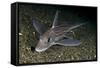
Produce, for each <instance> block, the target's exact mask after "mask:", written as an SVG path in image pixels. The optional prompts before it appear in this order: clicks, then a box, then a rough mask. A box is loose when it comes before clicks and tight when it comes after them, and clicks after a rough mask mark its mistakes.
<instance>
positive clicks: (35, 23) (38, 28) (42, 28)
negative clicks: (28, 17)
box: [32, 18, 46, 35]
mask: <svg viewBox="0 0 100 68" xmlns="http://www.w3.org/2000/svg"><path fill="white" fill-rule="evenodd" d="M32 22H33V26H34V28H35V29H36V31H37V32H38V33H39V34H40V35H42V34H43V33H44V32H45V31H46V27H45V26H44V25H43V24H42V23H41V22H39V21H37V20H36V19H34V18H33V20H32Z"/></svg>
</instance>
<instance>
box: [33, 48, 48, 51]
mask: <svg viewBox="0 0 100 68" xmlns="http://www.w3.org/2000/svg"><path fill="white" fill-rule="evenodd" d="M47 49H48V48H43V49H39V48H35V51H37V52H44V51H45V50H47Z"/></svg>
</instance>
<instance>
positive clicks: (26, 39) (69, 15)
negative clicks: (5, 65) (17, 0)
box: [19, 4, 97, 64]
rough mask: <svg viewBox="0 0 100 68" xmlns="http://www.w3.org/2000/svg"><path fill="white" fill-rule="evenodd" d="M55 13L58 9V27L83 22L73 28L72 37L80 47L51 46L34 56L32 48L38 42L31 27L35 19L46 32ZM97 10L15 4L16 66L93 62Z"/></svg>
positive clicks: (35, 33) (35, 53) (93, 8)
mask: <svg viewBox="0 0 100 68" xmlns="http://www.w3.org/2000/svg"><path fill="white" fill-rule="evenodd" d="M56 10H60V11H61V12H60V14H59V20H58V22H59V25H61V24H67V25H73V24H77V23H87V24H86V25H84V26H81V27H79V28H77V29H74V30H73V32H74V33H75V38H76V39H79V40H80V41H81V42H82V44H81V45H80V46H78V47H65V46H57V45H56V46H52V47H50V48H49V49H48V50H46V51H45V52H41V53H38V52H36V51H34V48H35V47H36V45H37V42H38V33H37V32H36V30H35V29H34V27H33V25H32V18H33V17H34V18H36V19H37V20H39V21H40V22H41V23H43V24H45V25H46V27H47V28H48V29H49V28H50V27H51V26H52V22H53V19H54V15H55V13H56ZM96 15H97V8H95V7H77V6H76V7H75V6H50V5H25V4H20V5H19V33H20V34H21V35H19V63H20V64H27V63H44V62H57V61H79V60H95V59H96V57H97V55H96V44H97V43H96V39H97V38H96V36H97V31H96V28H97V26H96V25H97V24H96V23H97V16H96Z"/></svg>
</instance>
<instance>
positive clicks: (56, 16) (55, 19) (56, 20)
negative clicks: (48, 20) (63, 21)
mask: <svg viewBox="0 0 100 68" xmlns="http://www.w3.org/2000/svg"><path fill="white" fill-rule="evenodd" d="M59 12H60V11H59V10H57V11H56V14H55V17H54V20H53V25H52V28H54V27H55V26H57V22H58V15H59Z"/></svg>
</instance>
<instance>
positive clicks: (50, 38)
mask: <svg viewBox="0 0 100 68" xmlns="http://www.w3.org/2000/svg"><path fill="white" fill-rule="evenodd" d="M59 12H60V11H59V10H57V11H56V14H55V17H54V21H53V25H52V27H51V28H50V29H49V30H46V28H45V26H44V25H43V24H42V23H41V22H39V21H37V20H36V19H34V18H33V20H32V23H33V26H34V28H35V29H36V31H37V32H38V33H39V35H40V37H39V41H38V44H37V46H36V48H35V51H37V52H43V51H46V50H47V49H48V48H50V47H51V46H53V45H56V44H58V45H63V46H79V45H80V44H81V42H80V41H79V40H77V39H73V38H69V37H68V36H67V34H69V33H70V31H71V30H72V29H75V28H77V27H79V26H81V25H83V24H84V23H81V24H78V25H72V26H62V25H57V21H58V14H59Z"/></svg>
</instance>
